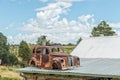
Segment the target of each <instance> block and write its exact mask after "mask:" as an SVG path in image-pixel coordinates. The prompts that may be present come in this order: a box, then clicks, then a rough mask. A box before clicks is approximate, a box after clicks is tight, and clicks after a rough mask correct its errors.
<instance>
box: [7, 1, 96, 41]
mask: <svg viewBox="0 0 120 80" xmlns="http://www.w3.org/2000/svg"><path fill="white" fill-rule="evenodd" d="M70 1H71V2H72V1H73V0H70ZM80 1H81V0H80ZM71 2H65V1H58V2H56V3H51V4H48V6H46V7H42V8H37V9H36V11H37V13H36V19H30V20H29V21H28V22H27V23H25V24H24V25H23V27H22V30H24V31H25V32H28V33H29V34H27V33H26V34H18V35H16V36H9V37H8V39H9V40H10V41H15V43H18V42H20V41H21V40H26V41H27V42H29V43H35V42H36V39H37V38H38V37H39V36H41V35H42V34H45V35H47V36H48V39H50V40H51V41H52V42H58V43H70V42H72V43H75V42H76V41H77V40H78V38H80V37H88V36H89V35H90V31H91V29H92V27H93V26H94V18H93V17H94V15H90V14H88V15H82V16H79V17H78V19H77V20H71V21H69V20H67V18H65V17H63V18H61V15H64V14H66V13H69V9H70V7H71V6H72V3H71ZM68 15H69V14H68Z"/></svg>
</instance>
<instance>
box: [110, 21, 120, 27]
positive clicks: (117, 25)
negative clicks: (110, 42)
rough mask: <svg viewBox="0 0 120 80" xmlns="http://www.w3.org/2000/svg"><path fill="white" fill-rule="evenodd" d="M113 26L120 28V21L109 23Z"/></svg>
mask: <svg viewBox="0 0 120 80" xmlns="http://www.w3.org/2000/svg"><path fill="white" fill-rule="evenodd" d="M108 24H110V26H111V27H112V28H120V22H119V23H108Z"/></svg>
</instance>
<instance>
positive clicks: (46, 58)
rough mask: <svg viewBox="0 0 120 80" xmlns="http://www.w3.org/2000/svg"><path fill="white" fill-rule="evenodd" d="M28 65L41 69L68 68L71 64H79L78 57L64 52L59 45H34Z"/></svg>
mask: <svg viewBox="0 0 120 80" xmlns="http://www.w3.org/2000/svg"><path fill="white" fill-rule="evenodd" d="M29 65H34V66H36V67H39V68H43V69H59V70H65V69H70V68H71V67H73V66H80V59H79V57H77V56H72V55H69V54H66V53H64V50H63V48H62V47H61V46H39V45H38V46H35V47H34V49H33V56H32V58H31V59H30V61H29Z"/></svg>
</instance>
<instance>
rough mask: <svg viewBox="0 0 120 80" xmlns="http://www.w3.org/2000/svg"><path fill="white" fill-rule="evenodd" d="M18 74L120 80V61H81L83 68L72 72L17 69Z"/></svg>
mask: <svg viewBox="0 0 120 80" xmlns="http://www.w3.org/2000/svg"><path fill="white" fill-rule="evenodd" d="M17 71H18V72H26V73H41V74H43V73H44V74H60V75H77V76H92V77H113V78H120V59H100V58H96V59H85V58H83V59H81V66H79V67H74V68H71V69H70V70H45V69H39V68H37V67H26V68H21V69H17Z"/></svg>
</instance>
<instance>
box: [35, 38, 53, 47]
mask: <svg viewBox="0 0 120 80" xmlns="http://www.w3.org/2000/svg"><path fill="white" fill-rule="evenodd" d="M42 38H43V36H40V37H38V39H37V44H38V45H42ZM46 45H51V42H50V40H46Z"/></svg>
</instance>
